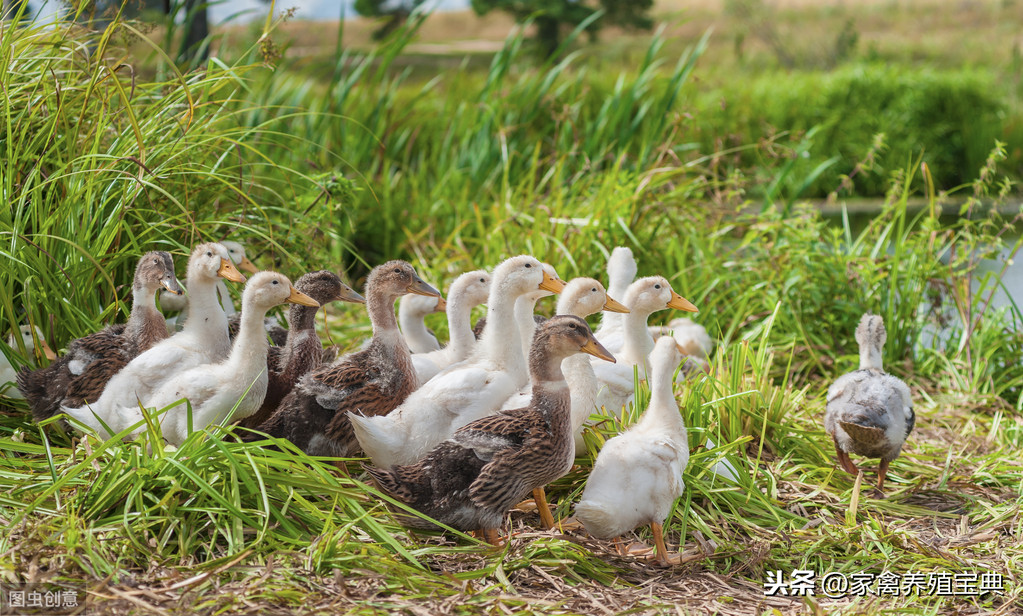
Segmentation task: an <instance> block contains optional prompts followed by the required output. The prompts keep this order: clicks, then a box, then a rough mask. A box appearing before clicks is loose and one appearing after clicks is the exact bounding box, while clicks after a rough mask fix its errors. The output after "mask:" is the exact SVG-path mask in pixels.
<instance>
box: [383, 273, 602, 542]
mask: <svg viewBox="0 0 1023 616" xmlns="http://www.w3.org/2000/svg"><path fill="white" fill-rule="evenodd" d="M495 278H496V273H495ZM490 321H491V323H495V322H496V320H495V319H491V320H490ZM494 329H497V328H496V327H495V328H494ZM580 352H582V353H589V354H591V355H593V356H595V357H598V358H600V359H602V360H605V361H612V362H613V361H614V357H612V356H611V354H610V353H608V352H607V350H606V349H604V348H603V347H602V346H600V343H598V342H597V340H596V338H594V337H593V334H592V332H590V328H589V326H588V325H586V321H583V320H582V319H580V318H579V317H574V316H567V315H566V316H555V317H551V318H550V319H549V320H548V321H547V322H545V323H544V324H543V325H541V326H540V327H539V328H538V330H537V332H536V336H535V337H534V340H533V345H532V348H531V349H530V354H529V371H530V375H531V377H532V382H533V396H532V402H531V403H530V404H529V406H526V407H523V408H519V409H513V410H509V411H500V412H498V413H496V414H493V415H489V416H487V417H483V418H481V419H477V420H476V421H473V422H471V423H469V424H466V425H465V426H463V427H461V428H460V429H458V431H456V432H455V433H454V435H453V436H452V437H451V438H450V439H448V440H446V441H444V442H442V443H441V444H439V445H437V446H436V447H435V448H433V449H432V450H431V451H430V452H429V453H428V454H427V455H426V457H425V458H423V459H422V460H420V461H419V462H417V463H415V464H411V465H408V466H397V467H394V468H393V469H392V470H383V469H380V468H372V467H367V468H366V470H367V471H368V472H369V474H370V476H371V477H372V478H373V479H374V481H376V483H377V485H379V486H380V489H381V490H383V491H384V492H386V493H388V494H390V495H391V496H393V497H394V498H396V499H397V500H399V501H401V502H403V503H405V504H407V505H410V506H412V507H413V508H415V509H417V510H419V511H421V512H422V513H424V514H426V515H428V516H430V517H431V518H433V519H435V520H437V521H439V522H443V523H444V524H447V525H448V526H451V527H454V528H456V529H459V530H473V529H482V530H483V534H484V536H487V537H488V538H491V539H493V537H494V536H495V535H496V533H497V529H499V528H500V527H501V523H502V521H503V519H504V516H505V514H506V513H507V512H508V511H509V510H510V509H511V507H512V506H513V505H515V504H516V503H518V502H519V501H520V500H522V498H523V497H524V496H525V495H526V494H529V493H530V492H531V491H532V492H533V493H534V497H535V498H536V500H537V503H538V504H541V503H544V502H545V501H544V499H543V497H542V489H543V487H544V486H545V485H547V484H548V483H550V482H552V481H554V480H555V479H558V478H559V477H561V476H562V475H564V474H565V473H566V472H568V470H569V469H571V468H572V463H573V461H574V455H573V446H572V426H571V422H572V420H571V410H570V408H569V406H570V396H569V392H568V386H567V383H566V382H565V376H564V374H563V373H562V371H561V362H562V360H564V359H565V358H566V357H569V356H571V355H573V354H575V353H580ZM541 507H542V505H541ZM547 515H548V516H550V512H549V511H548V512H547ZM403 521H404V522H405V523H406V524H408V525H409V526H412V527H415V528H436V526H435V525H434V524H433V523H431V522H427V521H426V520H424V519H421V518H417V517H412V516H403Z"/></svg>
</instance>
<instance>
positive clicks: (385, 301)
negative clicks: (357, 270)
mask: <svg viewBox="0 0 1023 616" xmlns="http://www.w3.org/2000/svg"><path fill="white" fill-rule="evenodd" d="M407 293H418V294H420V295H428V296H431V297H439V296H440V292H439V291H437V290H436V289H434V288H433V287H431V286H430V285H428V284H426V283H425V282H423V280H422V279H421V278H420V277H419V276H418V275H417V274H416V271H415V269H413V268H412V266H411V265H409V264H408V263H406V262H404V261H389V262H387V263H384V264H383V265H378V266H377V267H375V268H374V269H373V271H371V272H370V274H369V278H368V279H367V281H366V297H367V308H368V310H369V320H370V323H371V324H372V326H373V339H372V341H371V342H370V345H369V347H368V348H366V349H365V350H362V351H357V352H355V353H351V354H348V355H344V356H342V357H340V358H339V359H337V361H335V362H334V363H332V364H330V365H327V366H322V367H320V368H317V369H315V370H313V371H312V372H309V373H307V374H306V375H305V376H304V377H302V378H301V379H300V380H299V382H298V384H297V385H296V386H295V387H294V389H292V390H291V393H289V394H288V395H287V396H285V398H284V400H283V401H282V402H281V405H280V407H279V408H278V409H277V411H276V412H274V414H273V415H271V416H270V419H268V420H267V421H266V422H264V423H263V424H262V425H261V426H259V430H260V431H262V432H265V433H267V434H269V435H271V436H276V437H279V438H286V439H288V440H290V441H291V442H292V443H294V444H295V445H296V446H297V447H299V448H300V449H302V451H304V452H306V453H307V454H309V455H312V456H332V457H340V458H343V457H346V456H353V455H356V454H358V453H359V451H360V449H359V443H358V441H357V440H356V439H355V436H354V434H353V433H352V426H351V423H350V422H349V420H348V414H347V413H348V411H359V412H361V413H365V414H367V415H384V414H386V413H388V412H390V411H391V410H393V409H394V408H395V407H397V406H398V405H399V404H401V403H402V402H403V401H404V400H405V398H406V397H408V395H409V394H410V393H412V391H413V390H414V389H415V387H416V373H415V371H414V370H413V369H412V357H411V353H409V350H408V345H407V344H406V343H405V339H404V338H403V337H402V335H401V332H400V331H398V323H397V321H396V320H395V318H394V302H395V301H396V300H397V299H398V298H399V297H401V296H402V295H405V294H407ZM247 438H248V439H249V440H256V439H258V438H259V436H258V435H255V434H253V435H251V436H249V437H247Z"/></svg>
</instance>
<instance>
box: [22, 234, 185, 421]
mask: <svg viewBox="0 0 1023 616" xmlns="http://www.w3.org/2000/svg"><path fill="white" fill-rule="evenodd" d="M161 288H163V289H166V290H167V291H169V292H171V293H175V294H180V293H181V288H180V286H179V285H178V281H177V278H175V277H174V263H173V262H172V261H171V256H170V254H168V253H166V252H160V251H154V252H148V253H146V254H145V255H143V256H142V258H141V259H139V263H138V266H136V268H135V278H134V282H133V284H132V297H133V299H132V309H131V316H129V317H128V321H127V322H126V323H119V324H116V325H110V326H108V327H106V328H105V329H103V330H102V331H99V332H96V333H94V334H90V335H88V336H85V337H84V338H79V339H77V340H73V341H71V343H70V344H68V347H67V353H66V354H65V355H64V356H63V357H61V358H60V359H58V360H56V361H54V362H53V363H52V364H50V365H49V366H47V367H46V368H40V369H39V370H29V369H27V368H23V369H22V370H21V372H19V373H18V388H19V389H20V390H21V391H22V393H23V394H24V395H25V398H26V400H28V403H29V406H30V407H31V409H32V417H33V418H34V419H35V420H36V421H42V420H43V419H47V418H49V417H52V416H53V415H55V414H56V413H57V412H59V411H60V407H61V405H65V406H72V407H77V406H82V405H83V404H86V403H89V402H95V401H96V400H98V399H99V397H100V394H102V393H103V388H104V387H106V384H107V382H108V381H109V380H110V378H111V377H112V376H114V375H115V374H117V372H118V371H120V370H121V368H123V367H124V366H125V365H127V363H128V362H130V361H131V360H133V359H135V357H137V356H138V355H139V354H140V353H142V352H144V351H146V350H148V349H149V348H150V347H152V346H153V345H154V344H156V343H157V342H159V341H161V340H163V339H164V338H166V337H167V329H166V327H165V326H164V319H163V315H162V314H160V311H159V310H157V309H156V293H157V291H158V290H160V289H161Z"/></svg>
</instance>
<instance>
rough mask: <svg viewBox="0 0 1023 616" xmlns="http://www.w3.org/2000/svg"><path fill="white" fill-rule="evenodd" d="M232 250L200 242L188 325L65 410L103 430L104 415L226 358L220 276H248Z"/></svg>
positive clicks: (191, 266)
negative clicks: (90, 399)
mask: <svg viewBox="0 0 1023 616" xmlns="http://www.w3.org/2000/svg"><path fill="white" fill-rule="evenodd" d="M227 256H228V255H227V249H226V248H224V247H223V246H221V245H220V244H215V243H209V244H200V245H199V246H197V247H196V248H195V250H193V251H192V256H191V257H189V259H188V278H187V280H188V288H189V290H190V291H191V297H190V298H189V302H190V305H191V310H192V318H190V319H189V320H188V321H186V322H185V327H184V329H182V330H181V331H180V332H178V333H177V334H174V335H173V336H171V337H170V338H167V339H165V340H162V341H160V342H158V343H156V344H155V345H153V346H152V347H150V348H149V350H148V351H146V352H145V353H142V354H140V355H139V356H138V357H136V358H135V359H133V360H131V361H130V362H129V363H128V365H127V366H125V367H124V368H122V369H121V371H120V372H118V373H117V374H115V375H114V376H113V378H111V379H110V381H109V382H107V385H106V387H105V388H104V389H103V394H102V395H101V396H100V397H99V400H97V401H96V402H95V403H93V404H90V405H86V406H81V407H77V408H68V407H62V410H63V411H64V412H65V413H67V414H68V415H70V416H71V417H74V418H76V419H78V420H79V421H81V422H83V423H84V424H86V425H88V426H90V427H92V428H94V429H95V430H96V431H97V432H100V431H102V429H103V426H102V423H101V422H100V421H99V420H100V419H102V421H104V422H108V420H110V421H114V418H115V417H116V416H117V413H118V412H119V409H120V408H122V407H133V406H137V405H138V401H139V400H143V401H145V400H147V399H149V397H150V396H151V395H152V394H153V392H155V391H156V390H157V389H159V388H160V387H161V386H162V385H163V383H164V382H165V381H166V380H167V379H169V378H171V377H173V376H174V375H176V374H179V373H181V372H184V371H185V370H189V369H191V368H194V367H196V366H201V365H203V364H211V363H217V362H220V361H223V359H224V358H226V357H227V354H228V352H229V351H230V350H231V340H230V338H228V335H227V315H225V314H224V309H223V308H221V306H220V304H219V303H218V302H217V291H216V285H217V281H218V280H219V279H220V278H221V277H223V278H226V279H228V280H232V281H235V282H244V281H245V277H244V276H242V275H241V273H239V272H238V270H237V268H235V266H234V264H233V263H231V261H230V260H229V259H228V258H227ZM108 423H109V422H108Z"/></svg>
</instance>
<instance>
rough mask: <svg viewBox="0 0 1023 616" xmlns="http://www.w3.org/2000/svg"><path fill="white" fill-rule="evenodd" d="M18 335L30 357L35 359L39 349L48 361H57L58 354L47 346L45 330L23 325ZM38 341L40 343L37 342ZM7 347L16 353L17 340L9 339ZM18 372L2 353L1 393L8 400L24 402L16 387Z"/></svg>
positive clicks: (0, 370) (0, 360) (0, 359)
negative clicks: (14, 399) (44, 335)
mask: <svg viewBox="0 0 1023 616" xmlns="http://www.w3.org/2000/svg"><path fill="white" fill-rule="evenodd" d="M18 334H19V336H20V337H21V344H22V346H23V347H24V349H25V353H26V355H27V356H29V357H35V355H36V349H39V351H40V354H41V355H43V356H44V357H46V359H48V360H50V361H53V360H55V359H57V355H56V353H54V352H53V349H51V348H50V345H48V344H46V338H44V337H43V330H41V329H39V328H38V327H32V326H31V325H22V326H20V327H19V328H18ZM33 334H34V335H33ZM37 340H38V343H37V342H36V341H37ZM7 345H8V346H9V347H10V349H11V352H14V351H15V349H17V348H18V342H17V338H15V336H14V335H11V336H10V337H9V338H8V339H7ZM17 374H18V371H17V370H16V369H15V368H14V366H13V365H12V364H11V360H10V359H8V356H7V354H6V350H5V351H4V352H3V353H0V391H2V394H0V395H4V396H7V397H8V398H17V399H19V400H22V399H24V398H25V396H24V395H23V394H22V393H21V392H20V391H18V388H17V387H15V385H14V383H15V378H16V377H17Z"/></svg>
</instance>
